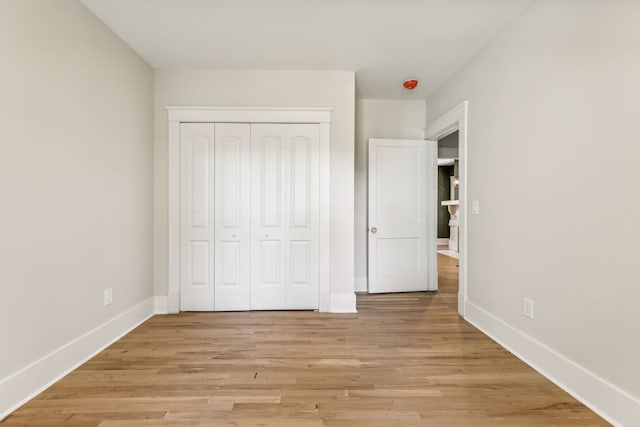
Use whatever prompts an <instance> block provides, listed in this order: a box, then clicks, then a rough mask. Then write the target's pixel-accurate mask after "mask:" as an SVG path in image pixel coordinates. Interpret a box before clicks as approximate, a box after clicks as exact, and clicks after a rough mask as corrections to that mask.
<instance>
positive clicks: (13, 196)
mask: <svg viewBox="0 0 640 427" xmlns="http://www.w3.org/2000/svg"><path fill="white" fill-rule="evenodd" d="M0 28H1V30H0V32H1V34H2V37H0V58H1V59H2V66H1V67H0V94H1V95H0V129H1V130H2V136H1V139H0V200H1V204H2V207H1V209H0V236H1V237H0V325H1V326H0V343H2V344H1V345H0V347H1V348H2V350H0V382H1V380H2V379H3V378H5V377H6V376H7V375H9V374H11V373H13V372H15V371H16V370H18V369H20V368H22V367H24V366H25V365H27V364H29V363H31V362H33V361H35V360H36V359H39V358H40V357H42V356H44V355H45V354H47V353H49V352H51V351H52V350H54V349H57V348H58V347H60V346H62V345H63V344H66V343H68V342H69V341H71V340H73V339H75V338H77V337H78V336H79V335H81V334H83V333H84V332H87V331H88V330H90V329H92V328H94V327H96V326H97V325H99V324H101V323H103V322H105V321H107V320H109V319H111V318H113V317H114V316H116V315H118V314H119V313H121V312H123V311H125V310H127V309H129V308H130V307H132V306H134V305H136V304H138V303H140V302H141V301H143V300H145V299H148V298H150V297H151V296H152V257H151V253H152V252H151V251H152V228H151V224H150V219H151V215H152V162H151V159H152V131H153V121H152V108H153V106H152V102H153V71H152V70H151V68H150V67H149V66H148V65H147V64H146V63H145V62H143V61H142V60H141V59H140V58H139V57H138V56H137V55H136V54H135V53H134V52H132V51H131V50H130V49H129V48H128V47H127V46H126V45H125V44H124V43H123V42H122V41H121V40H120V39H118V38H117V37H116V36H115V35H114V34H113V33H112V32H111V31H110V30H108V29H107V28H106V27H105V26H104V25H103V24H102V23H101V22H100V21H98V19H97V18H96V17H95V16H94V15H93V14H92V13H91V12H89V11H88V10H87V9H86V8H85V7H84V6H83V5H81V4H80V3H79V2H78V1H76V0H58V1H55V2H53V1H34V0H3V1H2V2H1V3H0ZM107 287H111V288H113V298H114V302H113V304H112V305H111V306H109V307H103V290H104V289H105V288H107ZM2 409H3V408H0V412H1V410H2Z"/></svg>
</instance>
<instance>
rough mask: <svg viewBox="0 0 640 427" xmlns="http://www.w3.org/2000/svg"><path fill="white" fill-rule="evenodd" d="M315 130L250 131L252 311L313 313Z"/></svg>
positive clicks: (267, 127) (259, 127) (272, 127)
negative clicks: (296, 310)
mask: <svg viewBox="0 0 640 427" xmlns="http://www.w3.org/2000/svg"><path fill="white" fill-rule="evenodd" d="M318 145H319V126H318V125H313V124H309V125H281V124H277V125H276V124H254V125H252V126H251V193H252V209H251V210H252V222H251V235H252V236H251V245H252V251H251V253H252V258H251V309H252V310H278V309H316V308H318V297H319V295H318V293H319V266H318V264H319V251H318V242H319V234H318V230H319V217H318V212H319V163H318V162H319V155H318Z"/></svg>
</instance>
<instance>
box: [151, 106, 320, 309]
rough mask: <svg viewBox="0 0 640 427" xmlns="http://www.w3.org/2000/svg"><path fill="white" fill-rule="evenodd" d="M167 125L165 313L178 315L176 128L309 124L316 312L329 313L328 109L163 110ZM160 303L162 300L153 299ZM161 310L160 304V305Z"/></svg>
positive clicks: (178, 224)
mask: <svg viewBox="0 0 640 427" xmlns="http://www.w3.org/2000/svg"><path fill="white" fill-rule="evenodd" d="M166 109H167V112H168V122H169V151H168V154H169V204H168V205H169V206H168V208H169V212H168V214H169V236H168V237H169V253H168V256H169V260H168V261H169V262H168V275H169V277H168V279H169V283H168V284H169V288H168V292H167V297H166V307H167V312H168V313H178V312H179V311H180V124H181V123H198V122H205V123H216V122H218V123H220V122H224V123H313V124H318V125H319V127H320V141H319V162H320V194H319V197H320V203H319V204H320V212H319V216H320V223H319V231H320V240H319V253H320V260H319V273H320V278H319V279H320V280H319V300H318V301H319V310H320V311H324V312H329V311H331V307H330V301H331V292H330V286H329V279H330V277H329V269H330V264H329V258H330V252H329V200H330V198H329V186H330V164H329V159H330V130H331V108H271V107H268V108H253V107H249V108H243V107H166ZM157 298H160V299H163V297H157ZM160 305H161V306H164V302H160Z"/></svg>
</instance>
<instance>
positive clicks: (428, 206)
mask: <svg viewBox="0 0 640 427" xmlns="http://www.w3.org/2000/svg"><path fill="white" fill-rule="evenodd" d="M436 186H437V146H436V143H435V142H434V141H423V140H391V139H370V140H369V201H368V208H369V218H368V227H369V230H368V237H369V238H368V241H369V255H368V257H369V292H370V293H379V292H412V291H427V290H436V289H437V288H438V283H437V280H438V274H437V258H436V257H437V244H436V212H437V211H436V207H437V206H436V204H437V197H436V189H437V188H436Z"/></svg>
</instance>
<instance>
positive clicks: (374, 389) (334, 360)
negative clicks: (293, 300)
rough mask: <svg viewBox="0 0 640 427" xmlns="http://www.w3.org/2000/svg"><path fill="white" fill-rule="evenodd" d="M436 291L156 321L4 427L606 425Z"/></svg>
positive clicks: (449, 262) (450, 270)
mask: <svg viewBox="0 0 640 427" xmlns="http://www.w3.org/2000/svg"><path fill="white" fill-rule="evenodd" d="M438 261H439V269H440V278H439V279H440V290H439V291H438V292H436V293H427V292H418V293H406V294H378V295H359V296H358V313H357V314H347V315H344V314H326V313H315V312H305V311H292V312H277V311H273V312H269V311H267V312H247V313H183V314H180V315H167V316H155V317H153V318H151V319H150V320H148V321H147V322H145V323H144V324H143V325H141V326H140V327H138V328H136V329H135V330H134V331H132V332H131V333H130V334H128V335H127V336H125V337H124V338H122V339H121V340H119V341H118V342H116V343H114V344H113V345H112V346H110V347H109V348H107V349H106V350H105V351H103V352H101V353H100V354H98V355H97V356H96V357H94V358H93V359H92V360H90V361H89V362H87V363H85V364H84V365H82V366H81V367H80V368H78V369H77V370H75V371H73V372H72V373H70V374H69V375H67V376H66V377H65V378H63V379H62V380H61V381H59V382H58V383H56V384H55V385H53V386H52V387H51V388H49V389H48V390H46V391H45V392H43V393H42V394H41V395H39V396H38V397H37V398H35V399H33V400H32V401H31V402H29V403H28V404H26V405H25V406H23V407H22V408H20V409H19V410H17V411H16V412H14V413H13V414H12V415H11V416H9V417H8V418H6V419H5V420H4V421H3V422H2V423H0V426H1V427H5V426H7V427H8V426H54V425H55V426H72V427H73V426H86V427H114V426H119V427H126V426H136V427H144V426H284V427H288V426H291V427H293V426H295V427H304V426H309V427H321V426H324V427H330V426H331V427H343V426H348V427H358V426H381V427H385V426H389V427H391V426H393V427H399V426H430V427H438V426H447V427H449V426H475V427H487V426H491V427H503V426H504V427H506V426H509V427H513V426H545V427H547V426H581V427H592V426H593V427H595V426H603V425H608V424H607V423H606V422H605V421H603V420H602V419H601V418H599V417H598V416H597V415H596V414H594V413H593V412H592V411H590V410H589V409H587V408H586V407H584V406H583V405H581V404H580V403H579V402H577V401H576V400H575V399H573V398H572V397H571V396H569V395H568V394H566V393H565V392H563V391H562V390H560V389H559V388H558V387H556V386H555V385H553V384H552V383H550V382H549V381H548V380H546V379H545V378H544V377H542V376H541V375H539V374H538V373H536V372H535V371H534V370H533V369H531V368H530V367H528V366H527V365H525V364H524V363H523V362H521V361H520V360H518V359H517V358H516V357H514V356H513V355H512V354H510V353H509V352H508V351H506V350H505V349H503V348H502V347H500V346H499V345H497V344H496V343H495V342H493V341H492V340H490V339H489V338H488V337H486V336H485V335H483V334H482V333H480V332H479V331H478V330H477V329H475V328H474V327H473V326H471V325H470V324H469V323H467V322H465V321H464V320H463V319H461V318H460V317H459V316H458V315H457V273H458V272H457V260H455V259H453V258H448V257H446V256H443V255H439V259H438Z"/></svg>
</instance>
